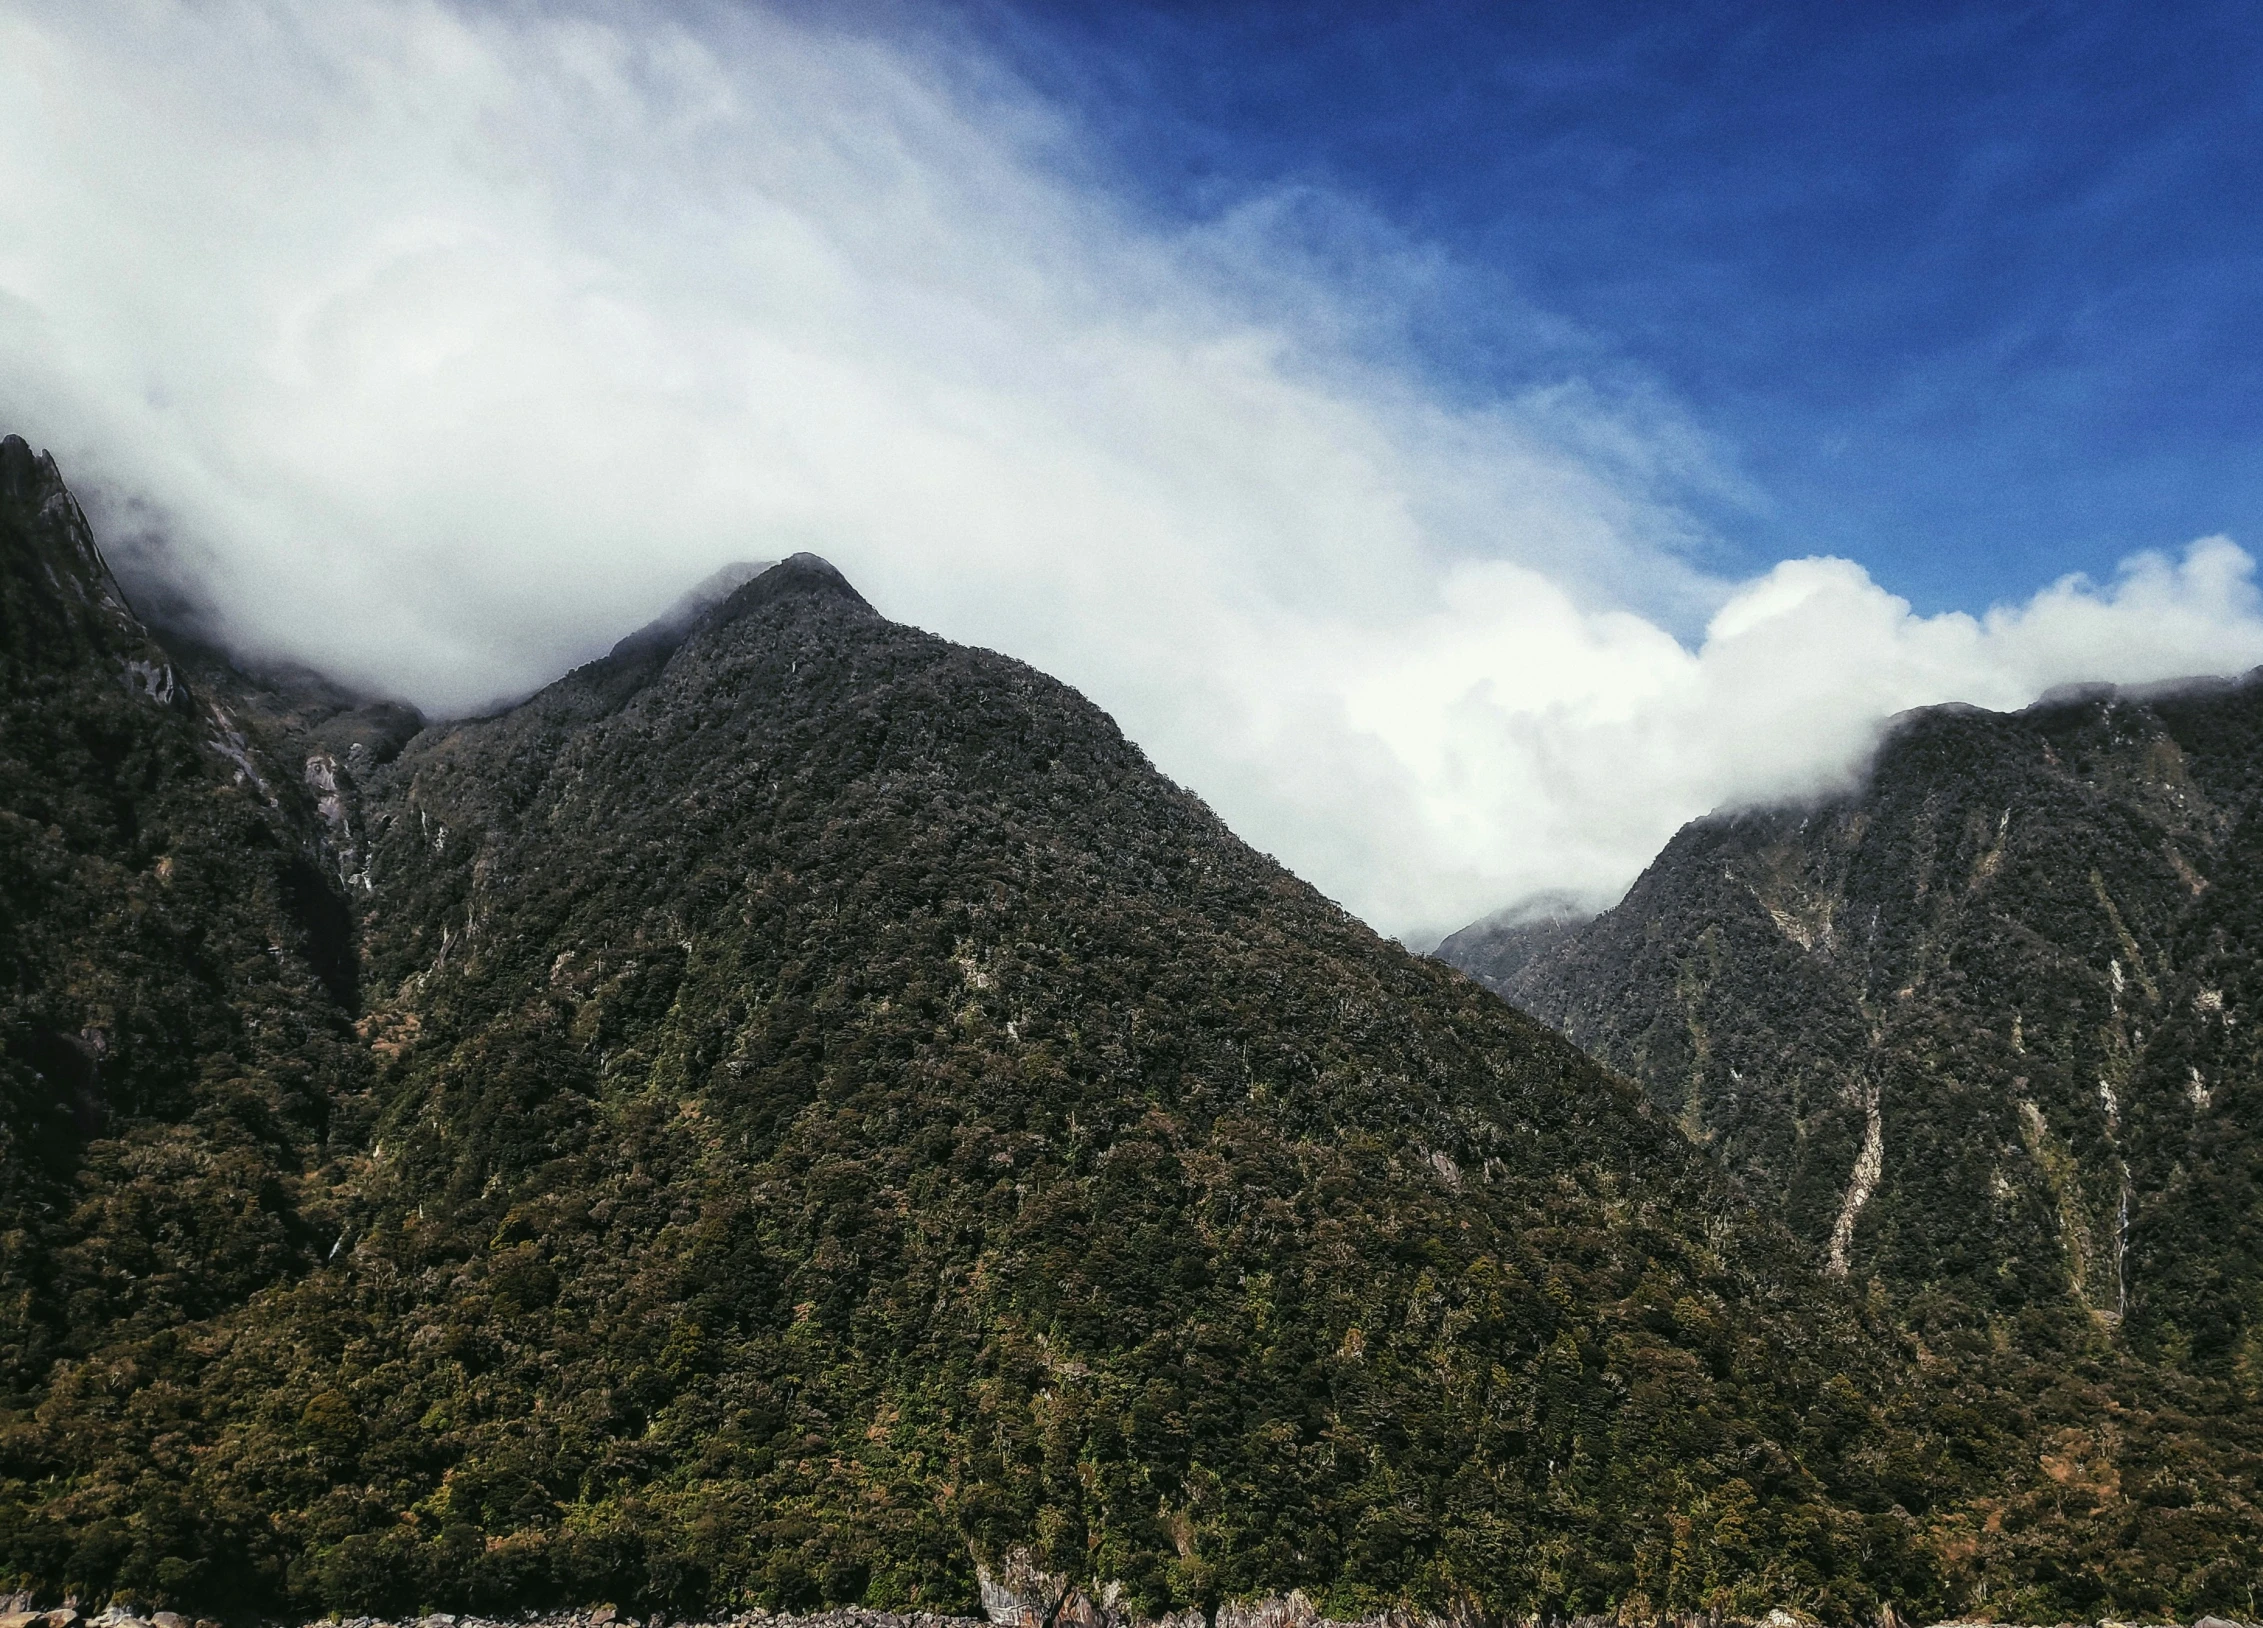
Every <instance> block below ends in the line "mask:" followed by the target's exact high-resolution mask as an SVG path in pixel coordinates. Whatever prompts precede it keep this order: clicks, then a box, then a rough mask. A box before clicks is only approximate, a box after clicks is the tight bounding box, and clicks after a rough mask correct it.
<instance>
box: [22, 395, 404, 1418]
mask: <svg viewBox="0 0 2263 1628" xmlns="http://www.w3.org/2000/svg"><path fill="white" fill-rule="evenodd" d="M319 828H320V820H319V817H318V816H317V815H316V813H315V796H314V794H313V793H311V792H310V791H309V789H308V788H307V787H306V786H305V784H304V783H303V781H302V778H301V776H300V775H299V774H298V772H297V771H296V769H295V766H293V765H291V764H290V763H288V762H287V761H284V760H278V759H276V758H274V757H273V756H271V755H270V754H269V752H268V751H267V750H266V748H265V746H264V745H263V744H262V743H261V742H260V741H259V740H258V739H256V738H255V736H254V735H253V734H252V733H250V732H247V729H246V728H245V727H244V722H243V720H241V719H239V718H237V717H236V716H235V715H234V714H232V713H231V712H230V711H229V710H228V709H227V708H225V707H224V706H222V705H220V704H218V703H216V702H214V701H212V700H210V699H206V698H203V697H200V696H197V695H194V694H192V693H191V692H190V690H189V688H188V687H187V685H186V683H185V682H184V681H183V679H182V677H181V674H180V671H179V669H178V667H177V665H176V664H175V662H174V660H173V658H172V657H171V655H170V654H169V653H168V652H167V651H166V650H165V649H163V648H162V647H160V646H159V645H158V644H157V643H156V642H155V641H153V640H152V639H151V638H150V636H149V634H148V632H147V631H146V630H145V629H144V628H143V627H142V626H141V624H140V623H139V622H138V621H137V620H136V619H135V618H134V616H133V614H132V612H131V611H130V610H129V609H128V608H127V606H126V604H125V601H124V598H123V596H122V594H121V593H120V592H119V591H118V588H117V584H116V582H115V580H114V579H113V578H112V576H111V575H110V572H109V569H108V567H107V566H106V565H105V563H104V562H103V559H102V556H101V554H100V552H99V550H98V549H97V548H96V546H95V543H94V540H93V537H92V535H91V533H90V532H89V530H88V527H87V523H86V519H85V517H84V515H83V514H82V513H81V512H80V510H79V507H78V505H77V504H76V503H75V502H73V501H72V499H71V497H70V494H69V493H68V492H67V491H66V490H64V488H63V485H62V481H61V479H60V477H59V475H58V473H57V471H56V469H55V466H54V464H53V461H52V460H49V459H44V458H35V457H34V456H33V454H32V452H31V450H30V448H29V447H28V446H26V445H25V443H24V442H23V441H21V440H20V439H17V438H15V437H9V438H7V439H6V440H5V441H0V1394H4V1395H5V1396H6V1397H7V1398H8V1402H9V1405H10V1406H11V1407H12V1408H14V1409H16V1410H18V1411H19V1413H20V1411H21V1410H22V1409H24V1408H27V1407H30V1406H33V1405H35V1404H36V1402H37V1400H38V1399H40V1398H42V1397H44V1396H50V1395H51V1394H52V1387H53V1385H54V1383H55V1380H56V1376H57V1375H58V1374H59V1373H61V1372H63V1371H76V1372H85V1371H86V1370H84V1369H83V1368H74V1365H75V1364H83V1363H84V1362H86V1361H87V1360H88V1359H90V1358H91V1357H92V1356H93V1354H94V1353H95V1352H96V1351H98V1350H99V1349H101V1348H102V1347H103V1346H104V1345H105V1344H106V1343H107V1342H108V1341H110V1340H111V1339H113V1338H114V1337H115V1336H116V1334H117V1332H118V1331H119V1330H121V1329H124V1328H129V1327H130V1328H137V1329H163V1328H172V1327H181V1326H186V1325H189V1324H193V1323H195V1322H197V1321H198V1320H200V1319H204V1318H208V1317H211V1316H213V1315H215V1314H218V1313H222V1312H224V1311H226V1310H228V1309H229V1308H232V1307H236V1306H240V1305H241V1304H242V1303H243V1302H244V1301H246V1300H247V1299H248V1298H249V1297H250V1296H252V1295H253V1294H255V1293H256V1292H258V1291H260V1290H262V1289H264V1288H267V1287H270V1286H272V1285H274V1284H277V1283H280V1282H285V1281H288V1280H290V1279H292V1278H293V1277H295V1276H297V1275H298V1274H301V1273H303V1272H305V1271H307V1270H309V1269H310V1268H311V1267H312V1266H313V1264H314V1263H315V1262H317V1261H319V1260H320V1258H321V1252H322V1251H323V1250H325V1249H327V1248H328V1247H329V1245H330V1243H331V1242H332V1240H334V1239H335V1237H336V1235H337V1223H336V1220H335V1215H336V1208H335V1206H336V1195H335V1192H334V1189H333V1184H332V1177H333V1176H334V1174H335V1172H334V1170H332V1169H331V1168H329V1167H328V1165H327V1163H326V1159H325V1149H326V1148H327V1147H328V1146H329V1145H330V1141H331V1138H332V1137H333V1135H339V1136H345V1137H347V1138H349V1139H350V1138H351V1137H352V1135H353V1132H352V1131H351V1130H350V1129H348V1125H349V1123H350V1122H352V1121H353V1120H354V1117H355V1115H356V1114H358V1113H361V1112H363V1111H364V1110H365V1109H366V1107H367V1093H368V1091H369V1089H370V1087H371V1086H372V1084H373V1082H374V1079H375V1071H374V1069H373V1068H372V1066H371V1063H370V1059H369V1056H368V1053H367V1050H366V1048H365V1047H363V1046H362V1045H361V1044H360V1043H359V1042H358V1041H357V1040H356V1037H355V1036H354V1034H353V1032H352V1029H351V1026H350V1024H349V1022H348V1021H347V1018H346V1012H347V1009H348V1008H349V1007H350V1006H351V1004H352V1002H353V1000H354V998H355V994H354V991H355V987H356V984H357V981H358V977H359V971H358V965H357V962H356V958H355V955H354V949H353V943H352V938H353V926H352V921H351V915H350V911H349V909H348V907H347V905H346V903H345V900H344V898H343V894H342V891H341V889H340V888H339V887H338V885H337V884H336V882H335V881H334V879H333V878H332V877H331V875H330V867H329V862H328V855H327V854H326V853H325V851H324V849H323V845H322V843H321V841H320V838H319V834H318V833H319Z"/></svg>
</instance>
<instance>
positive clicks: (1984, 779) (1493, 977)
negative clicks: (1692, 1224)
mask: <svg viewBox="0 0 2263 1628" xmlns="http://www.w3.org/2000/svg"><path fill="white" fill-rule="evenodd" d="M2259 793H2263V675H2251V676H2250V677H2249V678H2247V679H2244V680H2241V681H2238V682H2215V683H2206V684H2191V685H2185V686H2180V687H2175V688H2171V689H2166V690H2160V691H2153V692H2118V691H2113V690H2107V689H2098V690H2092V691H2085V692H2082V693H2079V694H2071V695H2067V696H2063V697H2058V698H2054V699H2052V700H2050V701H2047V702H2045V703H2043V704H2041V705H2038V706H2036V707H2032V708H2030V709H2028V710H2027V711H2025V712H2022V713H2018V714H2015V715H2011V716H2003V715H1999V714H1992V713H1986V712H1980V711H1976V710H1972V709H1968V708H1937V709H1933V710H1930V711H1927V712H1924V713H1920V714H1917V715H1914V716H1912V717H1910V718H1907V719H1905V720H1903V721H1902V722H1901V723H1900V725H1899V726H1898V727H1897V728H1896V729H1895V730H1894V732H1893V733H1892V735H1891V736H1890V738H1889V739H1888V740H1887V741H1886V742H1885V744H1884V746H1883V748H1882V749H1881V751H1880V753H1879V756H1878V759H1877V763H1876V765H1875V768H1874V769H1873V771H1872V772H1871V773H1870V775H1869V776H1868V778H1867V780H1866V781H1865V783H1864V784H1863V786H1862V787H1861V788H1860V789H1859V790H1857V791H1854V792H1851V793H1848V794H1846V795H1843V796H1839V797H1834V798H1830V799H1827V800H1825V801H1822V802H1820V803H1817V804H1814V805H1812V806H1802V807H1794V808H1781V809H1769V810H1760V811H1755V812H1748V813H1741V814H1734V815H1724V816H1716V817H1714V818H1710V819H1706V820H1700V821H1698V822H1696V823H1694V824H1692V825H1690V826H1689V827H1688V828H1686V829H1685V830H1683V831H1682V832H1681V834H1680V835H1679V836H1677V837H1676V838H1675V839H1674V841H1673V842H1672V843H1671V844H1670V845H1669V846H1668V847H1667V848H1666V850H1665V852H1664V853H1662V854H1661V855H1660V856H1659V858H1658V860H1657V862H1656V863H1655V864H1653V865H1652V866H1651V868H1650V869H1649V871H1648V872H1647V873H1645V874H1644V876H1643V877H1642V878H1641V880H1640V881H1638V882H1637V883H1636V884H1635V886H1634V888H1633V889H1632V890H1631V891H1630V892H1629V893H1628V895H1627V897H1626V899H1625V901H1624V902H1623V903H1622V904H1620V905H1619V906H1618V907H1617V908H1616V909H1614V910H1612V911H1609V912H1608V913H1606V914H1605V915H1603V916H1602V917H1601V918H1599V919H1597V920H1595V921H1593V922H1590V923H1587V924H1585V925H1583V926H1580V927H1577V928H1573V929H1570V930H1568V931H1567V932H1565V933H1564V934H1562V935H1561V936H1559V937H1557V938H1556V939H1555V940H1554V941H1553V942H1550V943H1547V944H1544V945H1541V946H1539V947H1537V948H1527V947H1526V946H1525V945H1524V944H1523V943H1522V942H1521V941H1510V940H1504V941H1503V942H1504V943H1507V942H1516V944H1517V947H1518V948H1519V950H1520V951H1523V952H1524V953H1522V954H1521V955H1520V958H1519V959H1518V960H1517V961H1516V963H1515V964H1513V965H1509V964H1506V963H1505V962H1504V960H1503V958H1502V952H1501V950H1500V949H1499V948H1497V947H1496V948H1494V949H1493V950H1492V953H1491V954H1490V955H1489V954H1488V953H1487V952H1488V946H1487V945H1486V944H1484V943H1480V942H1478V941H1476V940H1475V939H1474V938H1471V937H1465V936H1463V935H1457V941H1449V943H1448V945H1447V946H1444V947H1442V953H1443V955H1444V956H1445V958H1446V959H1448V960H1454V961H1459V962H1461V963H1462V964H1464V965H1466V966H1468V967H1469V969H1470V970H1471V971H1473V972H1475V973H1478V974H1480V975H1482V976H1485V977H1486V979H1487V981H1488V982H1489V983H1491V984H1492V986H1493V987H1495V988H1497V989H1499V990H1501V992H1502V993H1504V994H1506V995H1507V996H1508V997H1509V998H1510V999H1511V1000H1513V1001H1516V1002H1517V1003H1518V1004H1520V1005H1522V1006H1524V1007H1525V1008H1526V1009H1527V1010H1529V1011H1531V1012H1533V1013H1534V1014H1535V1015H1537V1016H1539V1017H1541V1018H1543V1019H1544V1020H1546V1021H1548V1022H1550V1023H1553V1024H1555V1025H1557V1026H1559V1027H1560V1028H1562V1029H1563V1030H1564V1032H1565V1033H1567V1034H1568V1035H1570V1036H1571V1037H1572V1038H1573V1039H1575V1040H1577V1041H1579V1042H1580V1043H1581V1044H1582V1045H1584V1046H1586V1047H1588V1048H1589V1049H1590V1050H1591V1051H1593V1052H1594V1053H1595V1054H1596V1055H1597V1056H1598V1057H1600V1058H1602V1059H1604V1060H1605V1061H1606V1062H1609V1063H1611V1064H1612V1065H1614V1066H1616V1067H1619V1068H1622V1069H1624V1070H1626V1071H1627V1072H1628V1073H1629V1074H1630V1075H1632V1076H1633V1077H1634V1078H1636V1079H1638V1080H1640V1081H1641V1082H1642V1083H1643V1084H1644V1085H1645V1086H1646V1088H1647V1089H1648V1090H1649V1092H1650V1094H1651V1097H1652V1099H1653V1101H1654V1102H1655V1103H1656V1104H1657V1105H1658V1106H1659V1107H1660V1108H1661V1109H1662V1110H1663V1111H1665V1112H1668V1113H1671V1114H1673V1115H1674V1116H1675V1117H1676V1118H1677V1119H1678V1121H1679V1122H1680V1124H1681V1125H1682V1127H1683V1129H1684V1130H1685V1131H1686V1132H1687V1133H1688V1134H1689V1135H1690V1136H1691V1137H1692V1138H1693V1139H1694V1140H1696V1141H1699V1142H1701V1143H1704V1144H1706V1145H1708V1146H1710V1147H1711V1148H1713V1149H1714V1150H1715V1151H1716V1152H1717V1153H1718V1154H1720V1156H1721V1157H1722V1159H1723V1160H1724V1161H1725V1162H1726V1163H1727V1164H1728V1166H1729V1167H1730V1168H1731V1169H1732V1170H1734V1171H1735V1172H1737V1173H1738V1174H1739V1175H1740V1176H1741V1177H1742V1178H1743V1180H1744V1184H1745V1186H1746V1188H1747V1190H1748V1191H1750V1192H1752V1193H1754V1194H1756V1195H1758V1196H1759V1197H1760V1198H1761V1199H1762V1200H1763V1201H1764V1202H1767V1203H1770V1204H1773V1205H1774V1206H1775V1207H1776V1208H1777V1209H1778V1211H1779V1213H1780V1214H1781V1215H1782V1216H1783V1218H1784V1219H1785V1221H1786V1222H1787V1223H1788V1224H1789V1225H1790V1226H1791V1227H1792V1229H1793V1230H1794V1231H1795V1232H1796V1233H1798V1234H1799V1235H1800V1236H1801V1237H1802V1238H1804V1239H1806V1240H1807V1242H1808V1243H1809V1245H1810V1247H1811V1248H1812V1249H1813V1250H1814V1252H1815V1254H1816V1256H1817V1258H1818V1259H1820V1260H1822V1261H1824V1262H1825V1263H1826V1264H1827V1265H1828V1266H1829V1268H1830V1269H1831V1270H1833V1271H1834V1272H1838V1273H1840V1274H1851V1275H1852V1276H1853V1277H1855V1278H1856V1279H1858V1280H1866V1279H1869V1278H1873V1277H1875V1278H1877V1279H1878V1280H1879V1281H1880V1282H1882V1283H1883V1284H1885V1285H1886V1286H1887V1287H1888V1288H1889V1289H1890V1290H1891V1291H1892V1292H1893V1293H1894V1294H1895V1295H1897V1296H1898V1297H1901V1298H1903V1299H1905V1300H1907V1301H1908V1302H1909V1303H1910V1304H1911V1305H1912V1306H1913V1307H1915V1308H1916V1309H1917V1310H1918V1311H1919V1312H1920V1314H1921V1315H1922V1316H1923V1317H1924V1318H1926V1319H1928V1320H1933V1321H1940V1322H1948V1323H1953V1322H1967V1323H1973V1324H1977V1325H1994V1324H2005V1325H2010V1326H2013V1327H2016V1328H2018V1329H2021V1330H2024V1331H2026V1333H2027V1334H2028V1335H2030V1336H2035V1335H2042V1336H2047V1337H2051V1338H2055V1339H2057V1340H2059V1341H2062V1342H2073V1343H2077V1344H2079V1343H2081V1342H2082V1341H2083V1340H2084V1339H2086V1338H2087V1337H2088V1335H2089V1333H2090V1332H2092V1331H2103V1332H2106V1333H2108V1334H2110V1335H2111V1336H2112V1337H2113V1338H2114V1339H2115V1340H2116V1341H2118V1342H2121V1343H2124V1344H2126V1345H2127V1346H2128V1347H2129V1348H2130V1349H2132V1350H2134V1351H2137V1352H2139V1353H2141V1354H2143V1355H2145V1356H2148V1357H2154V1358H2161V1359H2165V1360H2168V1361H2171V1362H2173V1363H2175V1364H2177V1365H2179V1366H2181V1367H2186V1368H2189V1369H2191V1370H2193V1371H2196V1372H2205V1373H2215V1374H2224V1375H2235V1374H2237V1375H2245V1374H2255V1375H2256V1376H2258V1377H2263V1212H2259V1211H2258V1202H2257V1201H2258V1198H2259V1196H2263V1194H2259V1192H2258V1188H2257V1185H2256V1183H2257V1178H2258V1175H2259V1174H2263V1140H2259V1138H2258V1134H2257V1133H2258V1117H2259V1115H2263V1073H2259V1070H2258V1063H2259V1061H2263V1060H2259V1059H2258V1056H2257V1053H2256V1050H2255V1040H2254V1033H2253V1024H2254V1020H2255V1018H2256V1017H2258V1016H2263V1006H2259V1005H2258V1004H2257V1001H2256V996H2257V993H2258V991H2256V990H2255V988H2254V987H2253V986H2254V981H2255V977H2256V973H2255V968H2256V966H2257V951H2258V950H2259V949H2263V945H2259V944H2258V943H2257V940H2256V935H2257V932H2258V928H2259V926H2263V921H2259V917H2263V869H2259V868H2258V857H2259V852H2263V822H2259V819H2258V814H2259V809H2258V802H2257V799H2258V795H2259Z"/></svg>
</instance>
